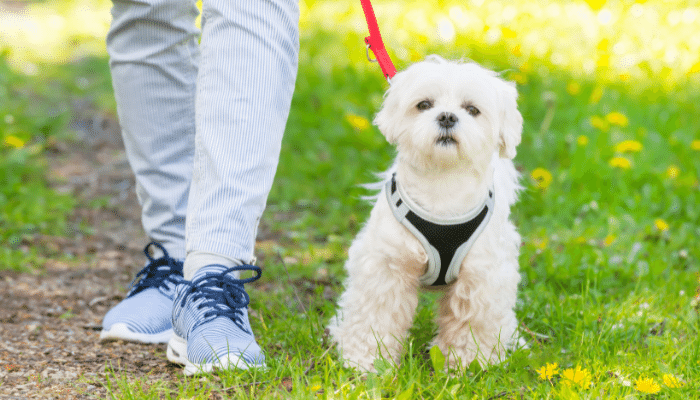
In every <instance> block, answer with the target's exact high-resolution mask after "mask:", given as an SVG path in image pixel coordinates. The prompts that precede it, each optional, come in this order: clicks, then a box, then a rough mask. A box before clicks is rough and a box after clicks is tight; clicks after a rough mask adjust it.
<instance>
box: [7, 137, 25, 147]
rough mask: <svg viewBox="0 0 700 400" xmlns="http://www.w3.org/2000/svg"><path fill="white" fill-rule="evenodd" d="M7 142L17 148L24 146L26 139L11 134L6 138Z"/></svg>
mask: <svg viewBox="0 0 700 400" xmlns="http://www.w3.org/2000/svg"><path fill="white" fill-rule="evenodd" d="M5 144H6V145H8V146H11V147H14V148H15V149H21V148H22V147H24V140H22V139H20V138H18V137H17V136H12V135H10V136H8V137H6V138H5Z"/></svg>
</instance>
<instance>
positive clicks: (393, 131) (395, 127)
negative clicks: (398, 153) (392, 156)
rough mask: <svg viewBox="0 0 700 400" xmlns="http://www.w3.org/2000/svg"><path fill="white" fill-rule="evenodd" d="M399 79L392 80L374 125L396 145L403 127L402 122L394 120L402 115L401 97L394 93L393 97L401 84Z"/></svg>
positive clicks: (388, 140)
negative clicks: (400, 110) (393, 91)
mask: <svg viewBox="0 0 700 400" xmlns="http://www.w3.org/2000/svg"><path fill="white" fill-rule="evenodd" d="M397 77H399V74H397V75H395V76H394V78H392V83H391V87H390V88H389V90H387V92H386V93H385V95H384V103H383V104H382V108H381V110H379V112H378V113H377V115H376V116H375V117H374V125H376V126H377V128H379V131H380V132H381V133H382V135H384V137H385V138H386V140H387V142H389V143H390V144H396V140H397V139H398V136H399V129H400V128H399V127H400V126H401V124H400V121H395V120H394V119H396V118H398V117H399V114H400V112H399V111H398V110H399V107H400V104H399V102H400V96H398V95H397V94H396V93H393V96H392V89H393V90H396V86H397V85H398V84H399V82H397V81H398V80H399V79H397ZM399 78H400V77H399Z"/></svg>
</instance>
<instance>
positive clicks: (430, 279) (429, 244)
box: [385, 173, 494, 286]
mask: <svg viewBox="0 0 700 400" xmlns="http://www.w3.org/2000/svg"><path fill="white" fill-rule="evenodd" d="M385 192H386V196H387V200H388V201H389V206H390V208H391V211H392V212H393V213H394V216H395V217H396V219H397V220H398V221H399V222H400V223H401V224H402V225H404V226H405V227H406V228H407V229H408V230H409V231H411V233H412V234H413V235H414V236H415V237H416V239H418V240H419V241H420V242H421V244H422V245H423V248H424V249H425V252H426V253H427V254H428V269H427V271H426V273H425V274H423V276H421V277H420V281H421V283H422V284H423V285H425V286H442V285H447V284H450V283H452V282H453V281H454V280H455V279H457V275H458V274H459V268H460V266H461V265H462V261H463V260H464V257H466V256H467V253H468V252H469V249H471V247H472V245H473V244H474V241H475V240H476V238H477V237H479V235H480V234H481V232H482V231H483V230H484V228H485V227H486V225H487V224H488V222H489V219H491V214H493V205H494V195H493V192H494V191H493V189H490V190H489V195H488V196H487V197H486V199H485V200H484V203H483V204H482V205H480V206H478V207H475V208H474V209H473V210H472V211H470V212H468V213H467V214H465V215H463V216H460V217H455V218H439V217H434V216H431V215H429V214H428V213H427V212H425V211H424V210H423V209H421V208H420V207H419V206H417V205H416V204H415V203H413V202H412V201H411V199H410V198H409V197H408V196H406V194H405V193H404V192H403V190H402V189H401V187H400V186H399V185H398V183H397V182H396V173H394V174H393V175H392V177H391V180H390V181H388V182H387V183H386V188H385Z"/></svg>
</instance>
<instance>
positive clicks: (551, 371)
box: [535, 363, 559, 381]
mask: <svg viewBox="0 0 700 400" xmlns="http://www.w3.org/2000/svg"><path fill="white" fill-rule="evenodd" d="M557 367H559V365H558V364H557V363H552V364H550V363H547V365H543V366H542V368H540V369H537V370H535V371H537V373H538V374H539V375H540V379H542V380H543V381H548V380H550V379H552V378H553V377H555V376H556V375H557V374H558V373H559V370H558V369H557Z"/></svg>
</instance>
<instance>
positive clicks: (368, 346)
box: [329, 56, 523, 371]
mask: <svg viewBox="0 0 700 400" xmlns="http://www.w3.org/2000/svg"><path fill="white" fill-rule="evenodd" d="M516 98H517V91H516V89H515V85H514V84H512V83H510V82H506V81H504V80H502V79H500V78H499V77H498V75H497V74H496V73H494V72H492V71H489V70H487V69H485V68H483V67H481V66H479V65H477V64H475V63H462V62H450V61H446V60H444V59H442V58H440V57H437V56H431V57H429V58H428V59H427V60H425V61H422V62H418V63H416V64H413V65H411V66H410V67H409V68H407V69H406V70H404V71H402V72H400V73H398V74H397V75H396V76H394V78H393V79H392V81H391V87H390V88H389V90H388V92H387V93H386V95H385V99H384V104H383V106H382V109H381V111H380V112H379V113H378V114H377V116H376V119H375V121H374V122H375V124H376V125H377V126H378V127H379V130H380V131H381V132H382V134H383V135H384V136H385V137H386V139H387V140H388V141H389V142H390V143H392V144H395V145H396V148H397V153H398V155H397V158H396V160H395V163H394V165H393V167H392V168H391V169H390V170H389V171H387V173H386V179H385V181H384V185H383V189H382V191H381V193H380V194H379V196H378V198H377V202H376V204H375V206H374V208H373V209H372V212H371V214H370V217H369V220H368V221H367V223H366V225H365V226H364V227H363V228H362V230H361V231H360V233H359V234H358V236H357V238H356V239H355V241H354V242H353V244H352V246H351V247H350V249H349V259H348V261H347V263H346V265H345V266H346V269H347V272H348V278H347V281H346V282H345V292H344V293H343V295H342V296H341V297H340V300H339V311H338V315H337V316H336V317H335V318H333V320H332V321H331V326H330V327H329V329H330V333H331V335H332V337H333V339H334V341H335V342H336V343H337V344H338V346H339V350H340V352H341V355H342V357H343V358H344V359H345V363H346V365H348V366H355V367H360V368H362V369H365V370H369V371H373V370H374V360H375V359H377V358H378V357H380V356H383V357H385V358H386V359H389V360H393V362H395V363H398V361H399V359H400V357H401V355H402V343H403V342H404V340H405V338H406V336H407V331H408V329H409V328H410V326H411V325H412V323H413V317H414V314H415V310H416V307H417V305H418V290H419V288H421V287H422V286H426V285H430V284H431V283H435V282H437V284H438V286H432V287H431V288H432V289H438V290H441V291H443V292H444V295H443V298H442V300H441V304H440V307H439V315H438V318H437V323H438V326H439V330H438V334H437V336H436V337H435V339H434V344H436V345H437V346H439V348H440V350H441V351H442V353H443V354H444V355H446V356H447V357H448V365H449V366H453V367H456V366H462V367H465V366H467V365H469V364H470V363H471V362H472V361H473V360H474V359H477V360H479V362H480V363H482V364H487V363H494V362H499V361H501V360H503V358H504V355H505V350H506V349H507V348H508V347H509V345H511V344H512V343H513V341H514V340H515V335H516V328H517V321H516V318H515V313H514V311H513V308H514V307H515V302H516V292H517V286H518V282H519V281H520V275H519V273H518V251H519V247H520V236H519V235H518V233H517V231H516V229H515V226H514V225H513V224H512V223H511V222H510V221H509V219H508V216H509V214H510V206H511V205H512V204H514V203H515V201H516V199H517V192H518V189H519V185H518V173H517V172H516V170H515V168H514V166H513V162H512V161H511V159H512V158H513V157H515V148H516V146H517V145H518V144H519V143H520V135H521V132H522V123H523V119H522V116H521V115H520V113H519V112H518V109H517V103H516ZM392 177H395V183H393V182H392V179H393V178H392ZM387 182H388V184H387ZM387 192H390V193H387ZM397 196H398V197H397ZM397 199H398V200H397ZM393 202H396V203H397V204H398V205H397V206H396V207H393V206H392V205H391V204H392V203H393ZM401 204H406V205H407V206H409V207H410V210H411V212H413V214H414V216H415V215H419V216H423V217H424V218H425V220H429V221H430V222H431V223H436V224H439V223H440V222H447V223H450V222H455V221H457V222H456V223H453V224H452V226H455V225H460V224H462V225H468V224H478V222H479V221H476V222H469V221H472V220H473V219H474V218H477V219H479V218H480V217H481V224H479V226H478V228H477V229H476V232H475V233H474V234H473V235H472V236H471V238H470V239H469V240H468V241H467V244H466V246H462V247H460V248H458V249H457V250H456V251H454V257H452V263H451V265H449V269H447V270H445V268H444V267H445V265H443V264H447V263H446V262H445V260H446V259H448V258H450V254H449V253H450V251H447V253H445V252H444V251H443V250H444V248H445V247H446V246H447V247H448V248H449V247H450V245H451V246H452V247H451V248H452V250H454V248H455V246H456V244H454V243H452V244H450V243H451V242H453V241H454V238H453V237H451V236H455V237H456V236H458V235H457V234H453V232H452V231H450V230H449V229H451V228H449V229H448V230H447V231H437V232H438V233H437V238H434V239H433V240H437V242H438V243H437V244H435V243H433V244H431V245H428V243H427V242H425V240H426V239H425V236H424V237H423V238H419V236H420V235H416V233H415V230H414V229H413V228H410V227H408V225H406V224H405V221H400V219H401V218H402V216H403V215H404V214H405V212H406V209H404V210H403V211H401V212H399V210H397V208H401V207H400V206H401ZM404 207H406V206H404ZM474 216H477V217H474ZM479 216H480V217H479ZM405 219H406V218H404V220H405ZM414 222H415V221H414ZM418 224H423V225H426V224H425V223H420V222H419V223H418ZM414 225H415V224H414ZM427 225H430V223H429V224H427ZM448 225H449V224H448ZM472 228H473V226H472ZM433 233H435V232H433ZM427 236H429V235H427ZM441 241H442V242H443V243H442V244H440V242H441ZM444 242H448V243H447V245H445V243H444ZM457 244H459V243H457ZM431 246H432V247H431ZM441 247H442V249H441V250H440V251H438V250H437V249H436V248H441ZM448 250H449V249H448ZM441 251H443V252H442V253H441ZM458 256H459V257H458ZM431 259H432V261H431ZM455 259H456V261H454V260H455ZM460 260H461V263H460V262H459V261H460ZM448 261H450V260H448ZM441 267H442V269H441Z"/></svg>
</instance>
